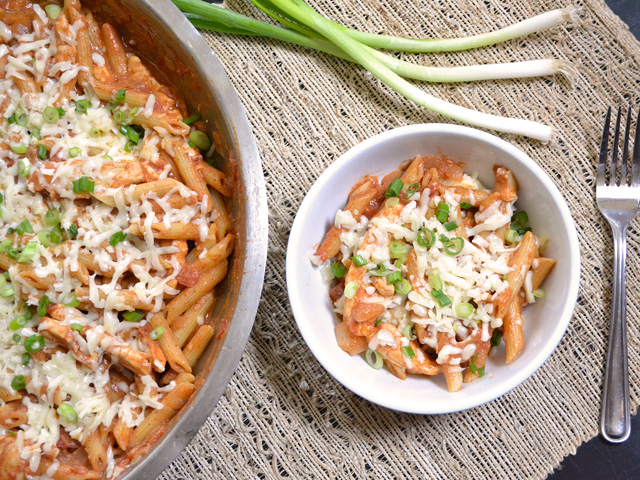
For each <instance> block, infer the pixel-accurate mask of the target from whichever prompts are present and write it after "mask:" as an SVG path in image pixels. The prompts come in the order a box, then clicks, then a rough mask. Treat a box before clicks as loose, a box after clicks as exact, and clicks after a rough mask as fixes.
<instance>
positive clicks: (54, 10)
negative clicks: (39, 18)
mask: <svg viewBox="0 0 640 480" xmlns="http://www.w3.org/2000/svg"><path fill="white" fill-rule="evenodd" d="M44 11H45V13H46V14H47V17H49V20H57V19H58V17H59V16H60V14H61V13H62V7H61V6H60V5H57V4H55V3H50V4H49V5H47V6H45V7H44Z"/></svg>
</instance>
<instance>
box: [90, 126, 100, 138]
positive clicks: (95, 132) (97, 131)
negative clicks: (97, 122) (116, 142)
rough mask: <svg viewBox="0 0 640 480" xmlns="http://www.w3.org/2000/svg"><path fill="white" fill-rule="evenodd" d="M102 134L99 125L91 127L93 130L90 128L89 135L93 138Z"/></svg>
mask: <svg viewBox="0 0 640 480" xmlns="http://www.w3.org/2000/svg"><path fill="white" fill-rule="evenodd" d="M100 135H102V130H100V129H99V128H98V127H91V130H89V137H91V138H98V137H100Z"/></svg>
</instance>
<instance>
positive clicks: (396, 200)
mask: <svg viewBox="0 0 640 480" xmlns="http://www.w3.org/2000/svg"><path fill="white" fill-rule="evenodd" d="M399 203H400V199H399V198H398V197H390V198H387V199H386V200H385V201H384V204H383V207H384V208H388V207H395V206H396V205H398V204H399Z"/></svg>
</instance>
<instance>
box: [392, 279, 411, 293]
mask: <svg viewBox="0 0 640 480" xmlns="http://www.w3.org/2000/svg"><path fill="white" fill-rule="evenodd" d="M393 286H394V288H395V289H396V293H397V294H398V295H408V294H409V292H410V291H411V282H410V281H409V280H407V279H406V278H403V279H402V280H400V281H399V282H397V283H395V284H394V285H393Z"/></svg>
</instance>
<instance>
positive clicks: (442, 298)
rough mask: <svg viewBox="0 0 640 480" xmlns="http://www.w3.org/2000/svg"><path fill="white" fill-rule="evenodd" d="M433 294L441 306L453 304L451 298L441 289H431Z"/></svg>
mask: <svg viewBox="0 0 640 480" xmlns="http://www.w3.org/2000/svg"><path fill="white" fill-rule="evenodd" d="M431 295H433V298H435V299H436V300H437V301H438V303H439V304H440V306H441V307H446V306H447V305H451V299H450V298H449V297H447V296H446V295H445V294H444V293H442V291H441V290H431Z"/></svg>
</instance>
